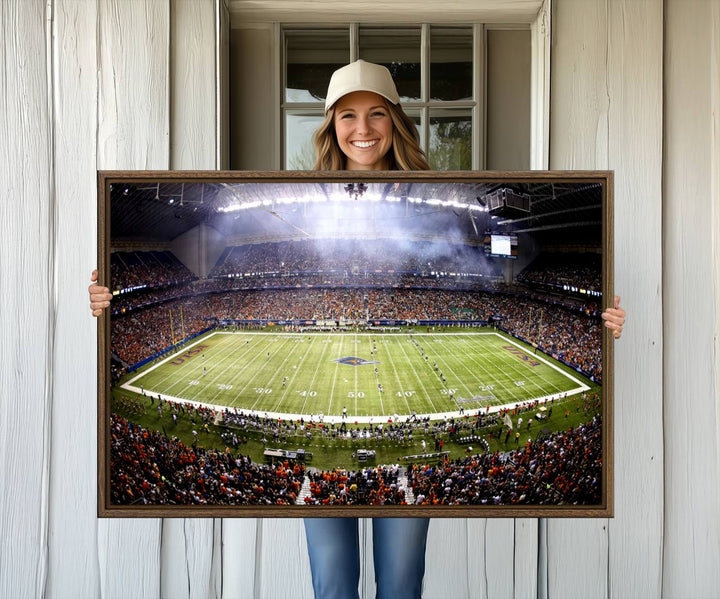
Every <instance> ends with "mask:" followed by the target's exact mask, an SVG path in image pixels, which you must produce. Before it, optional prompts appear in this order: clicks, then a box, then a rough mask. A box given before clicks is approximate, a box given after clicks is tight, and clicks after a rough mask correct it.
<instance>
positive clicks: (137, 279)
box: [110, 251, 196, 290]
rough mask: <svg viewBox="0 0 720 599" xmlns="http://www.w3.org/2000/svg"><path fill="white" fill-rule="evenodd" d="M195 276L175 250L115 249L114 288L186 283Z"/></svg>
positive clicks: (112, 259) (111, 255)
mask: <svg viewBox="0 0 720 599" xmlns="http://www.w3.org/2000/svg"><path fill="white" fill-rule="evenodd" d="M195 278H196V277H195V275H194V274H193V273H192V272H190V270H189V269H188V268H187V267H186V266H185V265H184V264H183V263H182V262H180V261H179V260H178V259H177V258H176V257H175V256H174V255H173V253H172V252H168V251H166V252H140V251H137V252H112V253H111V254H110V286H111V289H112V290H121V289H128V288H131V287H140V286H143V285H146V286H150V287H165V286H167V285H176V284H178V283H187V282H188V281H192V280H193V279H195Z"/></svg>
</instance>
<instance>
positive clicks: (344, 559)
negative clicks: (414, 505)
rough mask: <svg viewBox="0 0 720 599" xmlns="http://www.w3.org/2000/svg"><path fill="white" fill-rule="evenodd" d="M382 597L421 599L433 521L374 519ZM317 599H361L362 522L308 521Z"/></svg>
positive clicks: (306, 532) (378, 597)
mask: <svg viewBox="0 0 720 599" xmlns="http://www.w3.org/2000/svg"><path fill="white" fill-rule="evenodd" d="M372 523H373V557H374V562H375V583H376V585H377V594H376V598H377V599H420V595H421V592H422V579H423V575H424V573H425V544H426V542H427V531H428V525H429V524H430V519H429V518H373V519H372ZM305 536H306V537H307V546H308V553H309V554H310V568H311V569H312V583H313V590H314V591H315V599H358V582H359V581H360V547H359V538H358V519H357V518H305Z"/></svg>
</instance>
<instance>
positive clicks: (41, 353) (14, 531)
mask: <svg viewBox="0 0 720 599" xmlns="http://www.w3.org/2000/svg"><path fill="white" fill-rule="evenodd" d="M1 11H2V12H0V15H1V17H2V19H1V20H0V31H2V34H1V39H2V43H0V59H1V62H0V64H2V76H1V77H0V79H1V80H2V81H1V82H0V98H2V100H1V101H0V102H1V103H2V104H1V106H2V109H1V110H0V125H1V126H2V131H3V134H2V140H1V141H0V163H1V164H0V180H2V182H3V185H2V191H0V194H1V196H0V226H1V227H2V235H0V306H1V307H0V329H1V330H2V334H3V341H2V343H0V386H1V388H2V392H0V414H2V415H1V416H0V459H2V464H3V467H2V468H0V489H2V490H3V492H2V493H0V514H2V517H1V518H0V595H2V596H7V597H21V596H41V595H42V594H43V592H44V588H45V583H46V577H47V553H46V550H47V535H48V530H47V525H48V515H49V509H50V501H51V498H50V496H49V493H48V476H49V473H50V456H49V451H50V447H49V445H50V439H49V436H50V424H51V422H50V415H51V409H52V369H53V359H54V354H53V345H54V343H55V326H56V320H55V310H54V302H55V297H54V282H55V272H54V252H53V247H52V246H53V243H54V238H53V218H54V212H55V200H56V198H55V192H54V188H53V185H52V168H53V163H52V154H53V145H52V112H51V93H52V81H51V79H50V78H49V77H48V73H49V72H50V68H51V66H50V63H49V60H48V58H49V57H48V53H49V51H50V50H49V47H48V46H47V43H48V40H49V39H50V27H49V23H48V22H47V18H49V16H50V13H49V12H46V5H45V2H43V1H42V0H36V1H34V2H23V3H18V2H15V3H10V4H7V3H5V4H3V6H2V9H1Z"/></svg>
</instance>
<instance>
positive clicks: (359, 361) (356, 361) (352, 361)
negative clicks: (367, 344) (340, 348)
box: [333, 356, 380, 366]
mask: <svg viewBox="0 0 720 599" xmlns="http://www.w3.org/2000/svg"><path fill="white" fill-rule="evenodd" d="M333 361H334V362H337V363H338V364H347V365H348V366H365V364H380V362H372V361H370V360H365V359H364V358H356V357H354V356H353V357H348V358H338V359H337V360H333Z"/></svg>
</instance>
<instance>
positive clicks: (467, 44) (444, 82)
mask: <svg viewBox="0 0 720 599" xmlns="http://www.w3.org/2000/svg"><path fill="white" fill-rule="evenodd" d="M472 61H473V35H472V28H470V27H432V28H431V29H430V99H431V100H472V96H473V87H472V83H473V70H472Z"/></svg>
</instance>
